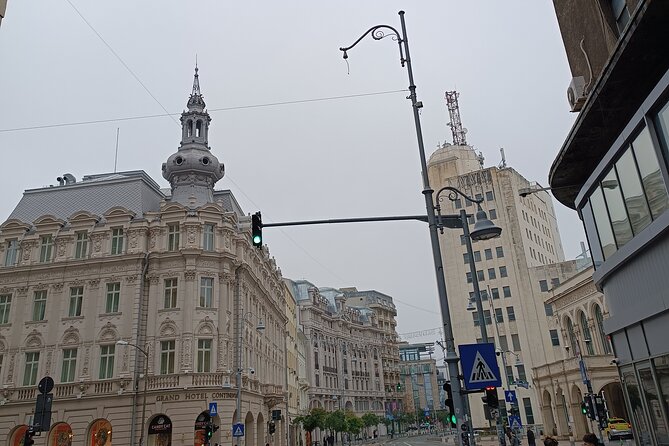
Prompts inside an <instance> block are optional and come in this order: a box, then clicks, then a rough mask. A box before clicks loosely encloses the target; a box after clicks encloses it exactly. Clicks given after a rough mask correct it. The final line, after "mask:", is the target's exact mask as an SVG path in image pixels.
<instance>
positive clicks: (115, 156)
mask: <svg viewBox="0 0 669 446" xmlns="http://www.w3.org/2000/svg"><path fill="white" fill-rule="evenodd" d="M119 130H120V129H119V128H118V127H116V152H115V153H114V173H116V162H117V161H118V132H119Z"/></svg>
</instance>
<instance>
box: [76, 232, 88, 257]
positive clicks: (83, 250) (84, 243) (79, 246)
mask: <svg viewBox="0 0 669 446" xmlns="http://www.w3.org/2000/svg"><path fill="white" fill-rule="evenodd" d="M76 237H77V238H76V241H75V244H74V258H75V259H85V258H87V257H88V232H86V231H79V232H77V233H76Z"/></svg>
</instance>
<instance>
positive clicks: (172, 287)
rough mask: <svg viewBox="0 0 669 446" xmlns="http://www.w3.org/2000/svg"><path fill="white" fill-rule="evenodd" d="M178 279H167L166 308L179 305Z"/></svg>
mask: <svg viewBox="0 0 669 446" xmlns="http://www.w3.org/2000/svg"><path fill="white" fill-rule="evenodd" d="M177 284H178V283H177V279H165V308H176V307H177Z"/></svg>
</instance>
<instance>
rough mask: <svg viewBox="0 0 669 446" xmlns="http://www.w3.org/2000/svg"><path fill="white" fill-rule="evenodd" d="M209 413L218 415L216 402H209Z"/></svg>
mask: <svg viewBox="0 0 669 446" xmlns="http://www.w3.org/2000/svg"><path fill="white" fill-rule="evenodd" d="M209 415H210V416H212V417H213V416H214V415H218V404H217V403H209Z"/></svg>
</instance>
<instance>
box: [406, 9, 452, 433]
mask: <svg viewBox="0 0 669 446" xmlns="http://www.w3.org/2000/svg"><path fill="white" fill-rule="evenodd" d="M399 16H400V22H401V23H402V36H403V37H402V41H403V42H402V43H403V45H404V54H405V58H404V62H406V66H407V73H408V75H409V98H410V99H411V106H412V107H411V108H412V109H413V118H414V123H415V126H416V138H417V140H418V153H419V155H420V166H421V171H422V175H423V195H424V196H425V208H426V211H427V222H428V226H429V229H430V241H431V244H432V257H433V258H434V269H435V273H436V276H437V291H438V293H439V304H440V306H441V320H442V324H443V325H444V340H445V342H446V363H447V364H448V374H449V376H450V377H451V389H452V392H453V408H454V409H455V415H456V417H458V416H460V417H462V416H463V415H464V411H463V402H462V396H461V394H460V379H459V378H458V376H459V375H460V372H459V367H458V362H459V361H460V358H459V357H458V354H457V353H456V351H455V340H454V338H453V327H452V325H451V314H450V309H449V308H448V294H447V292H446V279H445V278H444V265H443V263H442V258H441V247H440V246H439V234H438V233H437V224H436V218H435V215H434V201H433V199H432V193H433V192H434V190H433V189H432V188H431V187H430V180H429V178H428V170H427V161H426V158H425V147H424V145H423V132H422V130H421V126H420V114H419V109H420V108H422V107H423V104H422V103H421V102H418V100H417V98H416V85H414V80H413V71H412V69H411V57H410V55H409V40H408V37H407V31H406V23H405V21H404V11H400V12H399ZM457 433H458V435H457V438H458V444H462V439H461V438H460V426H457Z"/></svg>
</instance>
